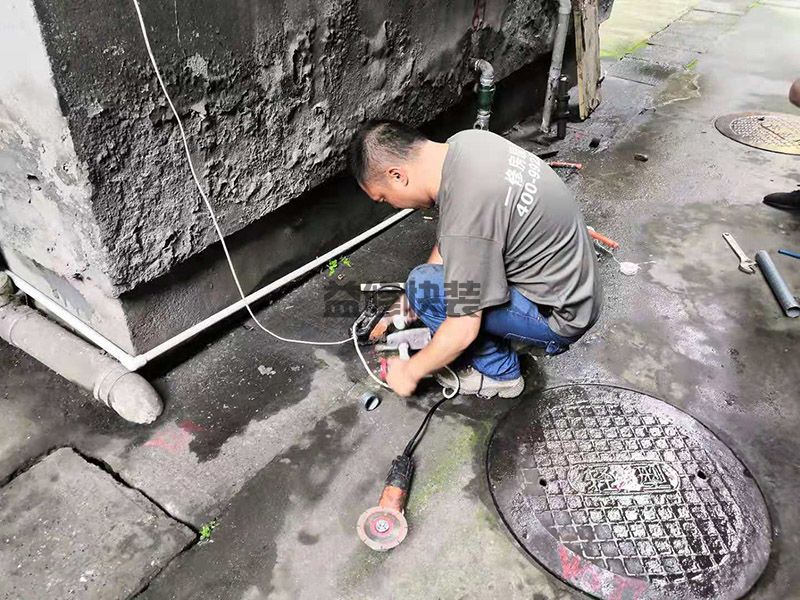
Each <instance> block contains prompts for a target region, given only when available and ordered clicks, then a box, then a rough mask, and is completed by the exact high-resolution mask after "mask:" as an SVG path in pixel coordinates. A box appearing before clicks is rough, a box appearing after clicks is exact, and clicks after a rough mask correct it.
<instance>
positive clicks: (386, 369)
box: [380, 357, 389, 381]
mask: <svg viewBox="0 0 800 600" xmlns="http://www.w3.org/2000/svg"><path fill="white" fill-rule="evenodd" d="M380 365H381V381H386V376H387V375H389V362H388V361H387V360H386V359H385V358H383V357H381V360H380Z"/></svg>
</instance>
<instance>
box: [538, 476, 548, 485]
mask: <svg viewBox="0 0 800 600" xmlns="http://www.w3.org/2000/svg"><path fill="white" fill-rule="evenodd" d="M539 485H540V486H542V487H547V479H545V478H544V477H542V478H541V479H539Z"/></svg>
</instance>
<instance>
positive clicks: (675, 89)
mask: <svg viewBox="0 0 800 600" xmlns="http://www.w3.org/2000/svg"><path fill="white" fill-rule="evenodd" d="M699 78H700V77H699V75H698V74H697V73H693V72H685V73H675V74H674V75H671V76H670V77H668V78H667V80H666V81H665V82H664V86H663V87H662V89H661V91H660V92H659V93H658V95H657V96H656V98H655V104H656V106H667V105H668V104H672V103H673V102H683V101H684V100H691V99H692V98H699V97H700V83H699Z"/></svg>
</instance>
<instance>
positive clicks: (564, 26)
mask: <svg viewBox="0 0 800 600" xmlns="http://www.w3.org/2000/svg"><path fill="white" fill-rule="evenodd" d="M571 13H572V3H571V2H570V0H558V24H557V26H556V36H555V40H554V41H553V55H552V58H551V61H550V72H549V74H548V77H547V93H546V95H545V99H544V109H543V111H542V132H543V133H545V134H549V133H550V119H551V117H552V114H553V105H554V104H555V100H556V87H557V86H558V80H559V78H560V77H561V67H562V65H563V63H564V47H565V46H566V45H567V32H568V31H569V15H570V14H571Z"/></svg>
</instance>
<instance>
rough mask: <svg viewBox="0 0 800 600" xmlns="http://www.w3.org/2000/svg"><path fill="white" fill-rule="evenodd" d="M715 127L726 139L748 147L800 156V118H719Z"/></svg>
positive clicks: (757, 114) (759, 115)
mask: <svg viewBox="0 0 800 600" xmlns="http://www.w3.org/2000/svg"><path fill="white" fill-rule="evenodd" d="M714 125H715V126H716V128H717V129H718V130H719V131H720V133H722V134H723V135H725V136H727V137H729V138H731V139H732V140H735V141H737V142H739V143H741V144H745V145H746V146H752V147H753V148H760V149H761V150H769V151H771V152H781V153H783V154H800V116H796V115H787V114H783V113H767V112H745V113H734V114H732V115H724V116H722V117H719V118H718V119H717V120H716V121H715V123H714Z"/></svg>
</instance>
